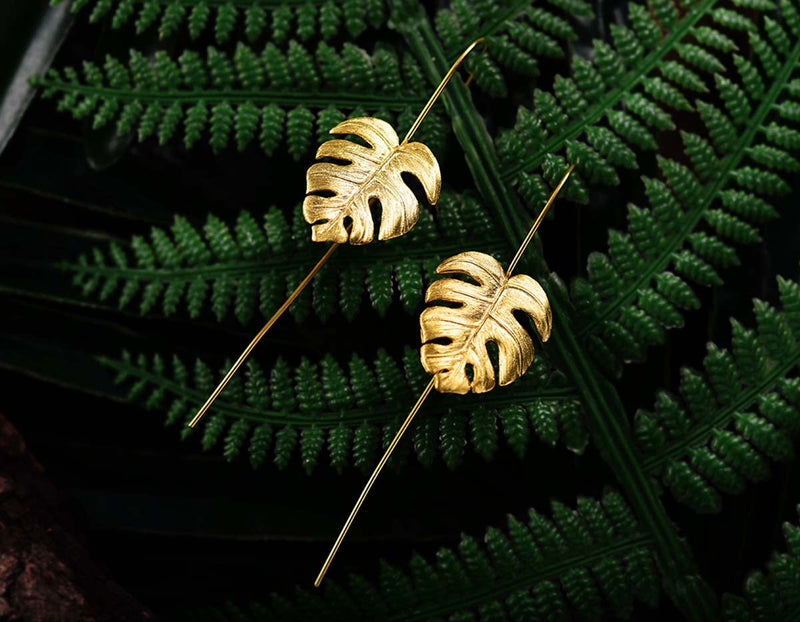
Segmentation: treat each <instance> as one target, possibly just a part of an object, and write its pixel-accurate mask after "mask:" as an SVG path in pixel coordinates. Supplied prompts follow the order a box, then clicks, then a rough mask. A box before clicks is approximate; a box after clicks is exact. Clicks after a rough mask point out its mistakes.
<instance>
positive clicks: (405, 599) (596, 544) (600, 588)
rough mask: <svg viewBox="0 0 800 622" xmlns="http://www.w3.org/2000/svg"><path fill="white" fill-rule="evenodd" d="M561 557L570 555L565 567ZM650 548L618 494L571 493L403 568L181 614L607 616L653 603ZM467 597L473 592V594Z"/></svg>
mask: <svg viewBox="0 0 800 622" xmlns="http://www.w3.org/2000/svg"><path fill="white" fill-rule="evenodd" d="M565 560H570V563H569V567H566V566H565V563H564V562H565ZM658 594H659V577H658V574H657V571H656V565H655V562H654V556H653V552H652V544H651V542H650V541H649V539H648V537H647V536H646V535H645V534H644V532H643V530H642V529H641V528H640V527H639V525H638V524H637V522H636V519H635V518H634V517H633V514H632V513H631V511H630V509H629V508H628V507H627V505H626V503H625V502H624V501H623V499H622V497H621V496H620V495H619V494H618V493H616V492H613V491H608V492H606V493H605V494H604V496H603V498H602V501H597V500H595V499H591V498H585V497H584V498H580V499H579V500H578V504H577V509H572V508H568V507H566V506H564V505H562V504H559V503H554V504H553V506H552V516H551V517H546V516H544V515H542V514H539V513H537V512H536V511H534V510H530V513H529V515H528V518H527V520H525V519H518V518H515V517H513V516H509V518H508V524H507V526H506V527H505V528H504V529H496V528H489V529H488V530H487V531H486V533H485V534H484V536H483V537H482V538H481V539H480V540H478V539H477V538H473V537H471V536H468V535H463V536H462V537H461V539H460V542H459V544H458V546H457V547H456V548H454V549H448V548H444V549H440V550H439V551H437V553H436V555H435V558H432V559H425V558H423V557H421V556H419V555H416V554H415V555H414V556H413V557H412V559H411V561H410V562H409V564H408V565H407V566H405V567H398V566H393V565H390V564H388V563H387V562H383V561H382V562H381V563H380V572H379V576H378V579H377V581H374V582H372V581H369V580H367V579H364V578H363V577H360V576H357V575H351V576H350V577H348V578H347V579H346V580H345V581H344V582H343V583H342V584H340V583H339V582H338V581H337V580H336V579H335V578H331V579H328V581H327V584H326V586H325V588H323V590H322V591H321V592H320V591H313V592H312V591H307V590H298V591H296V592H295V594H294V595H293V596H292V597H291V598H289V599H287V598H284V597H278V596H277V595H273V596H272V598H271V599H270V600H269V601H267V602H265V603H263V604H261V603H252V604H250V605H245V606H236V605H233V604H228V605H226V606H224V607H223V608H221V609H217V610H212V611H209V610H208V609H204V610H200V611H194V610H192V611H187V612H186V615H187V616H188V618H189V619H193V620H206V619H208V620H211V619H214V620H231V621H232V620H237V621H248V622H262V621H266V620H295V619H305V616H308V615H312V612H319V615H320V616H322V617H321V618H314V619H329V620H345V619H363V620H383V619H395V618H397V619H400V618H401V617H402V619H404V620H407V619H414V620H429V619H438V618H436V616H446V617H447V619H448V620H476V619H481V620H495V619H501V620H509V621H519V622H523V621H527V620H531V619H539V618H540V617H542V618H545V619H548V617H549V618H550V619H569V618H572V617H576V616H579V617H581V618H586V619H607V618H608V617H610V616H614V617H622V618H625V617H628V615H630V612H631V610H632V608H633V606H634V602H635V601H637V600H638V601H641V602H643V603H646V604H647V605H650V606H655V605H656V604H657V602H658ZM476 595H479V596H478V597H477V598H476Z"/></svg>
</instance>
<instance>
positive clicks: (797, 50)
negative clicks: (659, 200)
mask: <svg viewBox="0 0 800 622" xmlns="http://www.w3.org/2000/svg"><path fill="white" fill-rule="evenodd" d="M799 61H800V42H798V43H797V44H796V45H795V47H794V49H793V50H792V52H791V54H789V55H788V56H787V59H786V63H785V64H784V65H783V67H781V71H780V73H778V75H776V77H775V81H774V82H773V83H772V86H771V87H770V89H769V91H767V93H766V94H765V95H764V99H763V100H762V101H761V103H760V104H759V106H758V109H757V110H756V111H755V112H754V113H753V114H752V115H751V116H750V118H749V120H748V124H747V129H746V131H745V132H744V133H743V134H742V135H741V137H740V138H739V140H738V141H737V143H736V145H735V146H734V147H733V148H732V149H731V150H730V152H729V153H728V155H727V156H725V158H723V159H722V161H721V163H720V167H719V170H718V171H717V172H716V173H715V174H714V175H713V181H712V182H711V183H710V184H708V185H707V186H706V189H705V191H704V192H703V193H702V194H701V195H700V196H699V197H698V200H697V202H696V203H695V208H694V209H693V210H692V211H690V212H687V213H686V215H685V216H684V218H683V223H682V224H681V227H680V229H678V230H677V231H676V233H675V234H674V235H673V236H672V237H671V238H670V239H669V241H668V243H667V244H666V245H664V246H663V247H662V251H661V254H660V255H658V257H656V258H654V259H653V260H652V261H651V262H650V268H649V269H648V270H644V271H641V272H639V274H638V275H637V276H636V278H633V279H629V280H627V281H626V283H627V287H626V288H625V290H624V291H623V292H622V293H621V294H620V295H619V296H617V297H616V298H615V299H614V301H613V302H607V303H605V304H603V306H602V307H601V308H600V309H598V310H597V312H596V313H595V314H594V315H593V316H592V321H591V322H587V323H586V325H585V326H584V327H582V328H581V330H580V331H579V334H580V335H584V334H591V333H592V332H594V331H595V330H597V329H598V328H599V326H600V325H601V324H602V323H603V321H605V320H607V319H608V318H610V317H611V316H612V315H613V314H615V313H616V312H617V311H618V310H619V308H620V307H622V306H624V305H625V304H627V303H629V302H632V301H633V298H634V297H635V296H636V295H637V293H638V291H639V290H640V289H641V288H642V287H644V286H645V285H646V284H647V283H648V282H649V281H650V280H651V279H652V278H653V277H654V276H655V275H656V274H658V273H659V272H661V271H662V270H664V269H665V268H666V266H667V265H669V262H670V261H671V260H672V254H673V253H674V252H675V251H676V250H678V249H679V248H680V247H681V246H682V245H683V243H684V241H685V240H686V239H687V237H688V236H689V234H690V233H691V232H692V230H693V229H694V228H695V227H696V226H697V224H698V223H699V222H700V220H701V219H702V218H703V215H704V214H705V213H706V210H707V209H708V208H709V206H710V205H711V204H712V203H713V202H714V199H715V198H716V197H717V196H718V195H719V193H720V191H721V190H722V188H723V187H724V186H725V184H726V183H728V179H729V176H730V173H731V171H733V170H734V169H735V168H736V167H737V166H738V164H739V162H740V161H741V160H742V158H743V157H745V151H746V149H747V147H748V146H749V145H750V143H751V142H752V141H753V139H754V138H755V137H756V135H757V134H758V132H759V131H760V130H761V127H762V124H763V123H764V120H765V119H766V118H767V115H769V113H770V112H771V111H772V109H773V105H774V104H775V101H776V100H777V98H778V95H779V94H780V92H781V91H782V90H783V87H784V86H785V85H786V82H787V81H788V80H789V78H790V77H791V75H792V72H793V71H794V69H795V68H796V67H797V63H798V62H799Z"/></svg>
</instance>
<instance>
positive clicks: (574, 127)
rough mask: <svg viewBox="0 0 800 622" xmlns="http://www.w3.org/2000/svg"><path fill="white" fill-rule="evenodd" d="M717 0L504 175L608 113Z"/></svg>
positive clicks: (531, 164) (535, 162)
mask: <svg viewBox="0 0 800 622" xmlns="http://www.w3.org/2000/svg"><path fill="white" fill-rule="evenodd" d="M716 1H717V0H703V2H701V3H700V4H699V5H697V6H696V7H695V8H693V9H692V10H691V11H689V12H688V13H687V14H686V15H685V16H684V18H683V19H682V20H681V21H680V23H679V24H676V25H675V26H674V28H673V29H671V30H670V31H669V32H668V33H667V36H665V37H664V39H662V41H661V44H660V45H659V46H658V47H656V48H655V49H654V50H653V51H652V52H650V54H648V55H647V56H646V57H645V58H644V59H643V60H642V61H641V62H640V63H639V64H637V66H636V69H635V70H633V71H631V72H630V73H629V74H628V75H627V76H625V77H624V78H623V79H622V80H620V82H619V86H618V87H617V88H615V89H613V90H611V91H609V92H608V94H607V95H606V96H605V97H603V98H602V99H600V100H598V101H597V102H596V103H595V104H594V105H593V106H591V107H590V108H589V109H588V110H586V111H585V112H582V113H581V115H580V116H579V117H578V118H577V119H576V120H575V121H573V122H572V123H570V124H569V125H567V127H566V128H565V129H564V130H563V131H562V132H560V133H559V134H558V135H557V136H553V137H552V138H551V139H550V140H548V141H547V142H545V143H544V144H542V146H541V148H540V149H539V151H537V152H535V153H534V154H533V155H531V157H529V158H527V159H525V160H522V161H520V162H518V163H517V164H515V165H514V166H510V167H508V168H507V169H506V170H504V171H503V172H502V173H501V176H502V178H503V179H505V180H507V181H510V180H512V179H514V178H515V177H516V176H517V175H518V174H519V173H521V172H523V171H526V170H530V169H532V168H535V167H537V166H539V165H540V164H541V163H542V161H543V160H544V158H545V156H546V155H547V154H550V153H555V152H557V151H559V150H560V149H561V148H562V147H563V146H564V145H565V144H566V143H567V142H568V141H570V140H572V139H574V138H577V137H578V136H580V135H581V134H582V133H583V132H584V131H585V130H586V128H587V127H589V126H590V125H592V124H593V123H595V122H596V121H597V120H599V119H600V118H601V117H602V116H603V115H604V114H606V112H608V110H610V109H611V108H612V107H613V106H615V105H617V104H618V103H619V102H620V101H622V100H623V98H624V96H625V95H626V94H627V93H628V92H629V91H630V90H632V89H633V88H634V87H635V86H636V85H637V84H639V82H641V81H642V80H644V78H646V77H647V74H649V73H650V72H651V71H652V70H653V69H655V68H656V67H657V66H658V64H659V63H660V62H661V61H662V59H663V58H664V56H666V55H667V54H669V53H670V52H672V51H674V48H675V43H676V42H677V41H679V40H680V39H681V38H683V37H684V36H685V35H686V34H687V33H688V32H689V30H690V29H691V28H692V26H694V25H695V24H696V23H697V22H698V21H699V20H700V19H702V18H703V17H705V16H706V15H707V14H708V13H709V12H710V10H711V8H712V7H713V5H714V3H715V2H716Z"/></svg>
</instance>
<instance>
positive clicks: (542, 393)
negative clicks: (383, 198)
mask: <svg viewBox="0 0 800 622" xmlns="http://www.w3.org/2000/svg"><path fill="white" fill-rule="evenodd" d="M97 360H98V361H99V362H100V363H101V364H102V365H104V366H105V367H107V368H109V369H111V370H113V371H115V372H117V373H123V374H125V375H126V376H130V377H131V378H136V379H138V380H144V381H146V382H147V383H148V384H151V385H153V386H156V387H159V388H163V389H166V390H167V391H168V392H169V393H171V394H173V395H175V396H177V397H180V398H183V399H186V400H187V401H191V402H192V403H196V402H199V401H200V400H202V399H204V398H205V397H207V395H206V394H205V393H204V392H203V391H201V390H200V389H190V388H188V387H186V386H184V385H182V384H179V383H178V382H176V381H174V380H169V379H168V378H167V377H165V376H164V375H160V374H155V373H152V372H149V371H146V370H143V369H141V368H140V367H137V366H135V365H132V364H127V363H125V362H124V361H120V360H118V359H112V358H109V357H105V356H100V357H97ZM520 398H522V399H523V400H526V401H533V400H549V401H554V402H557V401H562V400H573V399H575V393H574V392H573V391H571V390H570V389H567V388H553V389H531V390H529V391H524V390H523V391H521V392H520V391H515V392H514V393H513V394H507V395H504V392H503V391H495V392H494V393H487V394H486V395H485V396H484V395H481V396H475V400H474V405H475V406H476V407H477V406H486V407H488V408H502V407H503V406H512V405H515V404H518V403H519V400H520ZM458 405H459V404H458V400H448V399H447V398H444V399H442V398H440V399H437V400H435V401H433V402H431V404H429V405H428V408H427V409H426V412H429V413H430V414H431V415H442V414H445V413H447V412H449V411H450V410H452V409H453V408H454V407H457V406H458ZM461 406H463V404H461ZM403 408H405V407H404V406H403V405H399V404H395V405H389V406H382V407H379V408H377V407H370V408H348V409H346V410H342V411H337V412H329V413H309V414H308V415H302V414H300V413H295V412H286V411H279V410H264V409H262V408H255V407H253V406H248V405H246V404H234V403H232V402H229V401H227V400H226V399H225V398H224V397H222V398H220V399H219V400H217V401H216V402H215V410H216V412H217V413H218V414H220V415H224V416H227V417H231V418H232V419H235V420H237V421H238V420H240V419H244V420H247V421H253V422H254V423H270V424H273V425H287V424H288V425H292V426H295V427H298V428H311V427H315V426H316V427H335V426H337V425H338V424H340V423H341V424H344V425H347V426H357V425H358V424H360V423H361V422H362V421H364V420H368V421H370V422H373V423H386V422H389V421H393V420H395V419H396V418H397V417H398V416H402V412H401V410H402V409H403Z"/></svg>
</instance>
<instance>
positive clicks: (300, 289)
mask: <svg viewBox="0 0 800 622" xmlns="http://www.w3.org/2000/svg"><path fill="white" fill-rule="evenodd" d="M479 43H483V44H484V47H485V46H486V41H485V39H484V38H483V37H481V38H480V39H476V40H475V41H473V42H472V43H471V44H470V45H469V47H468V48H467V49H466V50H464V51H463V52H462V53H461V56H459V57H458V58H457V59H456V61H455V62H454V63H453V66H452V67H450V70H449V71H448V72H447V74H446V75H445V77H444V78H443V79H442V81H441V82H440V83H439V86H437V87H436V90H435V91H434V92H433V95H431V97H430V99H429V100H428V103H427V104H425V107H424V108H423V109H422V112H420V113H419V116H417V118H416V120H415V121H414V125H412V126H411V129H410V130H408V134H406V137H405V138H404V139H403V142H402V143H401V145H405V144H406V143H407V142H408V141H409V140H410V139H411V137H412V136H413V135H414V132H416V131H417V130H418V129H419V126H420V125H421V124H422V122H423V121H424V120H425V117H427V116H428V113H429V112H430V111H431V108H432V107H433V104H434V103H436V100H437V99H439V96H440V95H441V94H442V91H443V90H444V87H446V86H447V83H448V82H450V78H452V77H453V75H454V74H455V72H456V70H457V69H458V67H459V65H461V63H462V62H463V61H464V59H465V58H466V57H467V55H468V54H469V53H470V52H471V51H472V50H473V48H474V47H475V46H476V45H478V44H479ZM471 81H472V74H470V76H469V78H468V79H467V84H469V83H470V82H471ZM339 246H340V245H339V244H338V243H334V244H332V245H331V247H330V248H329V249H328V250H327V252H326V253H325V254H324V255H323V256H322V259H320V260H319V261H318V262H317V264H316V265H315V266H314V267H313V268H312V269H311V272H309V273H308V274H307V275H306V277H305V278H304V279H303V280H302V281H301V282H300V285H298V286H297V288H296V289H295V290H294V291H293V292H292V293H291V295H290V296H289V297H288V298H287V299H286V302H284V303H283V304H282V305H281V306H280V308H279V309H278V310H277V311H276V312H275V313H274V314H273V316H272V317H271V318H269V320H268V321H267V323H266V324H264V326H263V328H262V329H261V330H260V331H258V334H257V335H256V336H255V337H253V340H252V341H251V342H250V344H249V345H248V346H247V347H246V348H245V349H244V352H242V354H241V355H240V356H239V358H238V359H236V362H235V363H234V364H233V367H231V368H230V370H228V373H227V374H225V377H224V378H223V379H222V381H221V382H220V383H219V384H218V385H217V388H216V389H214V392H213V393H212V394H211V395H210V396H209V397H208V399H207V400H206V403H205V404H203V405H202V406H201V407H200V410H198V411H197V414H196V415H195V416H194V417H193V418H192V420H191V421H190V422H189V427H190V428H193V427H195V426H196V425H197V424H198V422H199V421H200V419H202V418H203V415H204V414H206V411H207V410H208V409H209V408H210V407H211V404H213V403H214V400H216V399H217V397H219V394H220V393H222V391H223V389H224V388H225V386H226V385H227V384H228V382H230V379H231V378H233V376H234V375H235V374H236V372H237V371H238V369H239V367H241V365H242V363H244V361H245V360H246V359H247V357H248V356H250V353H251V352H252V351H253V349H254V348H255V347H256V345H258V342H259V341H261V339H262V337H264V335H266V334H267V331H269V329H270V328H272V325H273V324H275V322H277V321H278V318H280V317H281V315H283V314H284V312H285V311H286V309H288V308H289V307H290V306H291V304H292V303H293V302H294V301H295V299H296V298H297V297H298V296H299V295H300V294H301V293H302V292H303V290H304V289H305V288H306V286H307V285H308V284H309V283H310V282H311V280H312V279H313V278H314V276H316V274H317V272H319V271H320V270H321V269H322V266H324V265H325V262H327V261H328V259H330V258H331V255H333V252H334V251H335V250H336V249H337V248H338V247H339Z"/></svg>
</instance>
